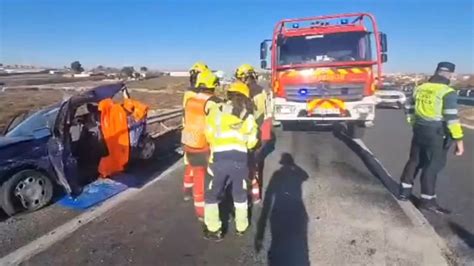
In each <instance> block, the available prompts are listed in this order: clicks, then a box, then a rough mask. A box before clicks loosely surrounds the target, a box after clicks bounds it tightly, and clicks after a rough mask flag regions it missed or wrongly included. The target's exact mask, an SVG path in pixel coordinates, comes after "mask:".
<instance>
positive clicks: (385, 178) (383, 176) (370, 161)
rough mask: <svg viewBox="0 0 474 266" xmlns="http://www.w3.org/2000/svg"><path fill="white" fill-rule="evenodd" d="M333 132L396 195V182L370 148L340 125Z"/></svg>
mask: <svg viewBox="0 0 474 266" xmlns="http://www.w3.org/2000/svg"><path fill="white" fill-rule="evenodd" d="M333 133H334V136H335V137H336V138H338V139H339V140H340V141H342V142H344V143H345V144H346V145H347V147H349V148H350V149H351V150H352V151H353V152H354V153H355V154H356V155H357V156H358V157H359V158H360V159H361V160H362V162H363V163H364V165H365V166H366V167H367V169H369V171H370V172H371V173H372V174H373V175H374V176H375V177H377V178H378V179H379V180H380V182H382V184H383V185H384V186H385V188H387V190H388V191H390V193H392V194H393V195H394V196H396V197H398V187H399V185H398V183H397V182H395V181H394V180H393V178H392V177H391V176H390V174H389V173H388V171H387V170H386V169H385V168H384V167H383V165H382V163H381V162H380V161H379V160H378V159H377V158H376V157H375V156H374V155H373V154H372V152H371V151H370V150H368V149H367V148H365V147H363V146H361V145H360V144H359V143H357V142H356V141H354V140H353V139H351V138H350V137H349V136H347V135H346V134H345V132H344V129H343V128H341V127H337V128H335V129H334V131H333Z"/></svg>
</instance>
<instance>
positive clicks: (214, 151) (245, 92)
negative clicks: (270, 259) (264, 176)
mask: <svg viewBox="0 0 474 266" xmlns="http://www.w3.org/2000/svg"><path fill="white" fill-rule="evenodd" d="M249 94H250V92H249V88H248V86H247V85H245V84H244V83H241V82H235V83H233V84H231V85H230V87H229V89H228V90H227V97H228V100H227V101H226V102H225V103H224V104H222V105H220V106H219V107H218V108H213V109H212V110H211V112H210V114H209V116H208V117H207V119H206V122H207V126H206V138H207V140H208V142H209V145H210V148H211V158H210V164H209V168H208V173H209V178H208V180H206V183H208V185H207V186H206V188H207V189H206V207H205V216H204V222H205V225H206V228H205V231H204V237H205V238H206V239H209V240H215V241H219V240H221V239H222V230H221V228H222V222H221V220H220V215H219V203H220V200H221V198H222V196H223V194H224V193H225V190H226V187H227V186H228V185H232V198H233V200H234V207H235V225H236V231H237V234H238V235H242V234H244V233H245V231H246V230H247V228H248V226H249V221H248V203H247V197H248V194H247V186H248V184H247V178H248V175H249V169H248V150H251V149H253V148H254V147H255V146H256V145H257V142H258V139H257V124H256V122H255V118H254V116H253V107H252V103H251V101H250V99H249Z"/></svg>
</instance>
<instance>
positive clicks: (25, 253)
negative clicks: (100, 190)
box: [0, 159, 183, 265]
mask: <svg viewBox="0 0 474 266" xmlns="http://www.w3.org/2000/svg"><path fill="white" fill-rule="evenodd" d="M182 165H183V162H182V159H181V160H179V161H178V162H176V163H175V164H174V165H172V166H171V167H170V168H168V169H166V170H165V171H164V172H162V173H161V174H160V175H159V176H158V177H156V178H155V179H153V180H151V181H150V182H148V183H147V184H145V185H144V186H143V187H141V188H130V189H128V190H126V191H124V192H122V193H120V194H118V195H117V196H115V197H112V198H111V199H109V200H107V201H105V202H104V203H103V204H102V205H100V206H98V207H96V208H94V209H91V210H89V211H87V212H85V213H83V214H81V215H79V216H77V217H76V218H74V219H72V220H71V221H69V222H66V223H65V224H63V225H61V226H59V227H57V228H56V229H53V230H52V231H50V232H49V233H46V234H45V235H43V236H41V237H39V238H37V239H35V240H33V241H32V242H30V243H28V244H26V245H25V246H23V247H21V248H18V249H17V250H15V251H13V252H11V253H10V254H8V255H6V256H4V257H3V258H1V259H0V265H18V264H20V263H21V262H23V261H26V260H28V259H29V258H31V257H33V256H35V255H37V254H38V253H40V252H43V251H45V250H46V249H48V248H49V247H51V246H52V245H53V244H55V243H57V242H59V241H61V240H63V239H65V238H66V237H67V236H69V235H71V234H72V233H74V232H75V231H76V230H78V229H79V228H81V227H82V226H84V225H86V224H88V223H90V222H91V221H93V220H94V219H95V218H97V217H100V216H102V215H104V214H105V213H106V212H108V211H109V210H111V209H113V208H114V207H116V206H117V205H119V204H122V203H123V202H124V201H127V200H129V199H131V198H132V197H134V196H135V195H136V194H138V193H140V192H141V191H142V190H144V189H146V188H147V187H149V186H151V185H153V184H154V183H156V182H158V181H159V180H161V179H163V178H165V177H168V176H169V175H170V174H171V173H173V172H174V171H175V170H176V169H178V168H179V167H180V166H182Z"/></svg>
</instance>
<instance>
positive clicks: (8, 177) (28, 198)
mask: <svg viewBox="0 0 474 266" xmlns="http://www.w3.org/2000/svg"><path fill="white" fill-rule="evenodd" d="M119 92H122V93H123V95H124V96H125V97H129V94H128V91H127V88H126V87H125V85H124V84H122V83H119V84H111V85H104V86H100V87H96V88H94V89H91V90H88V91H85V92H83V93H80V94H78V95H75V96H72V97H71V98H69V99H68V100H66V101H63V102H62V103H60V104H56V105H52V106H49V107H46V108H43V109H41V110H37V111H31V112H26V113H22V114H19V115H18V116H16V117H14V118H13V119H12V121H11V122H10V123H9V124H8V126H7V127H6V128H5V130H4V132H3V135H2V136H0V186H1V187H0V207H1V208H2V209H3V210H4V212H5V213H6V214H7V215H10V216H11V215H14V214H15V213H18V212H22V211H34V210H37V209H40V208H41V207H43V206H45V205H47V204H49V203H50V201H51V200H52V198H53V196H54V194H55V193H56V192H65V193H67V194H71V195H77V194H79V193H80V192H81V188H82V187H83V185H84V184H86V183H88V182H91V181H93V180H91V179H95V178H96V177H97V168H98V165H99V162H100V159H101V158H102V157H103V156H104V155H106V154H107V148H106V145H105V142H104V140H103V137H102V133H101V130H100V113H99V111H98V106H97V104H98V103H99V102H100V101H101V100H104V99H106V98H112V97H114V96H115V95H116V94H117V93H119ZM143 139H146V140H148V138H146V137H144V138H143ZM141 145H147V144H141ZM149 145H154V144H152V143H149ZM142 150H146V151H147V153H148V154H144V155H140V157H141V158H144V159H148V158H147V157H151V156H152V154H153V152H154V146H153V147H151V148H150V147H148V148H147V149H142ZM150 150H151V153H150Z"/></svg>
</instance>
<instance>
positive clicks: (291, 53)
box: [278, 32, 372, 66]
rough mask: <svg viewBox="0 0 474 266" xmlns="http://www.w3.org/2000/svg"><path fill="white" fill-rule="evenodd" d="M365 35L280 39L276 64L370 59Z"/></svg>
mask: <svg viewBox="0 0 474 266" xmlns="http://www.w3.org/2000/svg"><path fill="white" fill-rule="evenodd" d="M371 57H372V56H371V50H370V37H369V33H367V32H339V33H331V34H325V35H307V36H296V37H284V40H283V41H282V42H281V43H280V46H279V47H278V65H280V66H282V65H296V64H312V63H315V64H321V63H324V62H346V61H369V60H371Z"/></svg>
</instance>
